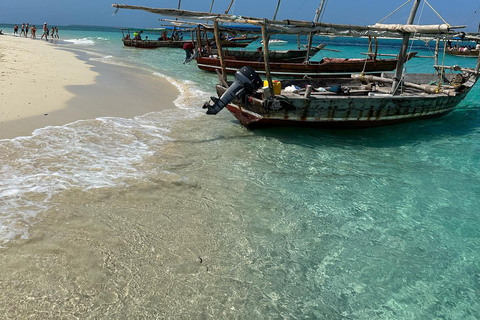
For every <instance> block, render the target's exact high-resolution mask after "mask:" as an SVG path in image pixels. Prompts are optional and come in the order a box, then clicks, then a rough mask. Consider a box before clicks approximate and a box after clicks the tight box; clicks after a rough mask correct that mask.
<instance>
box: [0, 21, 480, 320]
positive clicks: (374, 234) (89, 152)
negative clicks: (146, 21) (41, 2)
mask: <svg viewBox="0 0 480 320" xmlns="http://www.w3.org/2000/svg"><path fill="white" fill-rule="evenodd" d="M2 28H3V29H4V30H5V29H6V27H3V26H2ZM59 33H60V36H61V41H60V42H59V44H58V45H62V46H63V45H65V46H67V47H69V48H72V49H80V50H85V51H87V52H89V53H90V54H91V59H96V60H101V61H104V62H106V63H117V64H135V65H138V66H141V67H143V68H147V69H148V70H151V72H152V73H155V74H157V75H159V76H162V77H166V78H167V79H169V80H170V81H172V82H173V83H174V84H175V85H176V86H177V87H178V88H179V89H180V91H181V96H180V97H179V99H177V101H176V104H177V106H178V108H177V109H176V110H168V111H165V112H162V113H151V114H148V115H144V116H139V117H136V118H135V119H121V118H102V119H92V120H85V121H78V122H75V123H72V124H68V125H65V126H62V127H49V128H45V129H39V130H37V131H35V133H34V134H33V135H32V136H30V137H21V138H16V139H11V140H1V141H0V150H1V151H0V159H1V162H2V166H1V169H0V195H1V202H0V243H2V242H3V245H4V248H2V249H0V251H1V252H2V256H3V258H4V259H3V261H4V262H3V263H2V264H1V268H2V269H4V270H8V271H9V272H7V273H9V274H10V275H3V276H1V277H2V278H1V279H0V280H3V281H1V282H0V286H3V285H5V287H4V288H2V289H5V290H3V291H4V293H2V294H1V300H3V301H7V298H8V299H12V300H13V301H21V302H22V303H21V304H20V306H21V307H18V308H17V309H14V308H13V307H9V306H5V307H4V309H2V311H4V313H5V314H6V315H8V316H13V315H18V314H22V310H23V309H22V308H25V310H29V308H32V305H33V306H36V307H37V306H38V305H42V306H44V307H45V308H46V309H45V310H50V309H47V307H52V308H53V309H51V310H55V311H51V312H52V313H51V314H50V315H57V316H64V317H66V316H68V314H69V312H72V314H74V315H77V316H81V315H83V316H84V317H85V316H87V317H91V318H95V317H96V316H100V315H101V316H112V317H115V318H132V317H136V316H137V317H138V316H139V315H140V317H141V316H144V317H147V318H155V317H162V316H163V317H179V318H182V317H184V318H186V317H189V318H192V317H194V318H208V317H213V318H225V319H232V318H242V319H254V318H272V319H277V318H287V319H295V318H301V319H304V318H317V319H318V318H320V319H322V318H323V319H344V318H346V319H387V318H388V319H406V318H415V319H436V318H443V319H477V317H478V314H480V305H479V302H478V301H479V300H480V299H479V294H480V266H479V264H478V261H479V259H480V253H479V251H478V248H479V245H480V240H479V239H480V237H479V236H480V231H479V230H480V223H479V219H478V216H479V209H478V208H479V207H480V200H479V199H480V187H479V181H480V129H479V126H480V103H479V102H478V101H479V99H480V89H479V88H478V86H476V87H475V88H474V89H473V90H472V92H471V93H470V94H469V96H468V97H467V98H466V99H465V101H464V102H462V103H461V105H460V106H459V107H458V108H457V109H456V110H455V111H454V112H453V113H452V114H450V115H448V116H446V117H443V118H440V119H434V120H428V121H420V122H413V123H409V124H405V125H398V126H391V127H386V128H375V129H367V130H358V131H326V130H310V129H284V128H282V129H268V130H256V131H249V130H247V129H245V128H243V127H242V126H240V124H239V123H238V122H237V121H236V120H235V118H234V117H233V116H232V115H230V114H229V113H228V112H221V113H220V114H219V115H217V116H215V117H209V116H206V115H204V114H203V111H202V109H201V105H202V104H203V102H204V101H205V100H207V99H208V98H209V96H210V95H213V94H214V90H213V85H214V84H215V83H216V81H217V80H216V76H215V75H212V74H208V73H205V72H201V71H199V70H198V68H197V67H196V65H195V63H190V64H188V65H183V64H182V63H181V61H182V60H183V58H184V53H183V51H182V50H180V49H177V50H176V49H166V48H165V49H155V50H138V49H131V48H124V47H123V46H122V45H121V32H120V31H119V30H110V29H107V30H96V29H95V28H86V29H85V28H83V29H81V30H69V29H67V28H60V32H59ZM150 37H153V35H152V36H150ZM150 37H149V38H150ZM287 39H288V40H289V41H290V43H291V44H289V46H291V47H292V48H293V47H295V46H296V39H290V38H287ZM324 40H325V41H327V42H328V47H327V48H332V49H339V50H341V51H342V52H341V53H336V52H325V53H324V54H325V56H331V57H334V56H339V57H340V56H349V57H356V56H360V52H365V51H366V50H367V49H366V47H365V46H364V45H363V46H362V45H361V44H360V43H358V42H355V43H353V42H352V40H350V39H346V40H345V39H338V38H337V39H333V40H331V39H324ZM318 42H320V40H319V41H318ZM364 43H365V42H363V44H364ZM397 45H398V42H395V41H386V43H385V44H384V46H383V47H382V48H381V52H383V53H394V52H395V51H396V46H397ZM255 46H256V44H252V47H255ZM432 46H433V43H430V47H426V46H425V45H424V43H421V42H418V43H416V44H415V48H414V49H415V50H418V51H419V54H420V55H424V56H427V55H432V52H433V49H432ZM319 58H321V56H319V57H317V59H319ZM446 64H447V65H449V64H462V65H465V64H467V65H469V66H474V65H475V59H468V58H455V57H446ZM431 65H432V59H415V60H412V61H411V63H410V64H409V67H408V71H422V72H424V71H430V68H431ZM28 238H32V240H31V241H30V242H29V241H28V240H23V239H28ZM14 239H16V240H15V241H12V240H14ZM29 246H30V247H31V248H29ZM85 248H87V249H85ZM50 269H51V270H53V271H52V272H51V273H50V272H46V270H50ZM55 274H57V276H54V275H55ZM10 276H11V277H12V278H10ZM14 276H15V277H17V280H15V279H14ZM15 281H17V282H15ZM44 284H48V285H47V288H46V289H45V287H42V285H44ZM7 288H8V289H7ZM41 288H44V289H41ZM25 297H32V299H31V300H28V299H26V298H25ZM54 312H56V313H54ZM27 314H28V313H27ZM52 317H53V316H52Z"/></svg>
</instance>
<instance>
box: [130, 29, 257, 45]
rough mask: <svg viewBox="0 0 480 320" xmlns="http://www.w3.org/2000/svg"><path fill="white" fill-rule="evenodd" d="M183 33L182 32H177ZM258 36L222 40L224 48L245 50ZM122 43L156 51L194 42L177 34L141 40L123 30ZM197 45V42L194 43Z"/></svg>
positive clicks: (203, 41) (203, 42)
mask: <svg viewBox="0 0 480 320" xmlns="http://www.w3.org/2000/svg"><path fill="white" fill-rule="evenodd" d="M165 32H166V31H165ZM176 32H177V33H178V32H182V31H178V30H177V31H176ZM258 38H259V37H258V36H255V37H236V38H230V39H224V40H221V45H222V47H227V48H233V47H236V48H245V47H246V46H248V45H249V44H250V43H251V42H253V41H254V40H256V39H258ZM209 41H212V42H213V41H215V40H214V39H209ZM122 42H123V45H124V46H126V47H135V48H143V49H154V48H183V46H184V45H185V44H186V43H192V40H183V39H182V38H178V37H176V36H175V33H173V34H172V35H171V37H167V36H165V37H164V39H162V37H160V38H158V39H157V40H150V39H141V38H139V37H138V36H137V37H135V36H132V35H131V34H130V30H129V29H126V28H123V29H122ZM193 43H194V44H195V41H194V42H193ZM202 45H205V40H202Z"/></svg>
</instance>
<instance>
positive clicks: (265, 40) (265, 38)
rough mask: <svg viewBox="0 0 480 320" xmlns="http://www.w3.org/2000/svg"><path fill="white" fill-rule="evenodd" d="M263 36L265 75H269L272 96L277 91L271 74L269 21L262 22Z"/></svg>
mask: <svg viewBox="0 0 480 320" xmlns="http://www.w3.org/2000/svg"><path fill="white" fill-rule="evenodd" d="M262 38H263V60H265V61H264V62H265V76H266V77H267V81H268V87H269V89H270V96H271V97H274V96H275V91H274V90H273V81H272V75H271V74H270V61H269V58H268V35H267V22H266V20H265V23H264V24H262Z"/></svg>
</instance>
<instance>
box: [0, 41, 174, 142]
mask: <svg viewBox="0 0 480 320" xmlns="http://www.w3.org/2000/svg"><path fill="white" fill-rule="evenodd" d="M45 42H46V41H42V40H39V39H30V38H20V37H13V36H2V37H1V39H0V64H1V65H4V67H3V68H2V72H1V74H0V96H1V97H2V103H1V109H0V110H1V111H0V139H12V138H16V137H19V136H29V135H31V134H32V133H33V131H35V130H36V129H40V128H44V127H47V126H61V125H65V124H67V123H71V122H75V121H77V120H87V119H94V118H98V117H122V118H133V117H135V116H140V115H144V114H147V113H150V112H154V111H161V110H164V109H168V108H174V107H175V105H174V103H173V101H174V100H175V99H176V98H177V97H178V96H179V91H178V89H177V88H176V87H175V86H174V85H173V84H171V83H169V82H168V81H167V80H166V79H163V78H160V77H157V76H154V75H153V74H149V73H148V72H147V71H145V70H142V69H140V68H136V67H133V66H119V65H114V64H109V63H104V62H100V61H93V60H90V59H89V58H90V55H89V54H88V53H86V52H83V51H81V50H76V49H71V48H68V47H64V46H60V45H55V44H52V43H51V42H48V43H45ZM159 97H161V101H160V98H159Z"/></svg>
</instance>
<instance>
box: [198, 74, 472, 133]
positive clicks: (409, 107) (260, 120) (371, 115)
mask: <svg viewBox="0 0 480 320" xmlns="http://www.w3.org/2000/svg"><path fill="white" fill-rule="evenodd" d="M464 72H465V75H463V76H462V75H461V76H460V77H461V78H457V77H456V76H454V77H450V78H449V79H448V84H446V85H443V86H441V87H440V93H435V91H436V90H437V89H438V86H431V85H428V83H430V82H431V81H432V80H438V77H436V76H435V75H434V74H417V75H411V76H410V75H407V76H406V77H405V78H404V79H405V82H404V86H405V89H404V90H403V91H402V93H401V94H392V93H391V91H390V88H391V83H393V81H394V78H393V74H390V75H387V74H383V76H382V77H374V76H364V77H362V76H360V75H357V76H354V77H352V78H344V79H330V78H322V79H312V80H308V81H306V80H283V81H281V86H282V91H281V93H280V94H278V95H274V96H272V95H271V94H270V93H269V92H268V89H267V90H264V89H260V90H255V91H254V92H252V94H251V95H248V99H246V98H245V97H238V98H234V99H233V100H232V101H231V102H229V103H227V104H226V108H227V109H228V110H229V111H230V112H231V113H232V114H233V115H234V116H235V117H236V118H237V119H238V121H239V122H240V123H241V124H242V125H244V126H246V127H248V128H251V129H254V128H263V127H271V126H300V127H314V128H325V129H355V128H366V127H375V126H383V125H391V124H398V123H403V122H408V121H413V120H419V119H428V118H435V117H440V116H443V115H446V114H448V113H449V112H451V111H452V110H454V109H455V106H456V105H458V104H459V103H460V102H461V101H462V100H463V99H464V98H465V97H466V95H467V94H468V92H469V91H470V90H471V89H472V87H473V85H474V84H475V83H476V81H477V79H478V73H476V72H475V70H464ZM459 75H460V74H459ZM407 80H408V82H407ZM291 86H296V87H299V88H302V89H301V90H299V91H298V92H290V91H287V90H286V88H288V87H291ZM228 88H229V86H226V85H223V84H218V85H217V87H216V89H217V94H218V96H219V97H222V96H223V95H224V94H225V92H226V91H227V90H228ZM305 88H312V89H311V90H312V91H310V93H308V90H306V89H305ZM314 88H315V89H314ZM320 88H324V89H325V90H321V91H320V90H316V89H320ZM332 88H334V89H335V90H332ZM208 107H210V108H211V106H210V104H208V105H207V108H208Z"/></svg>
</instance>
